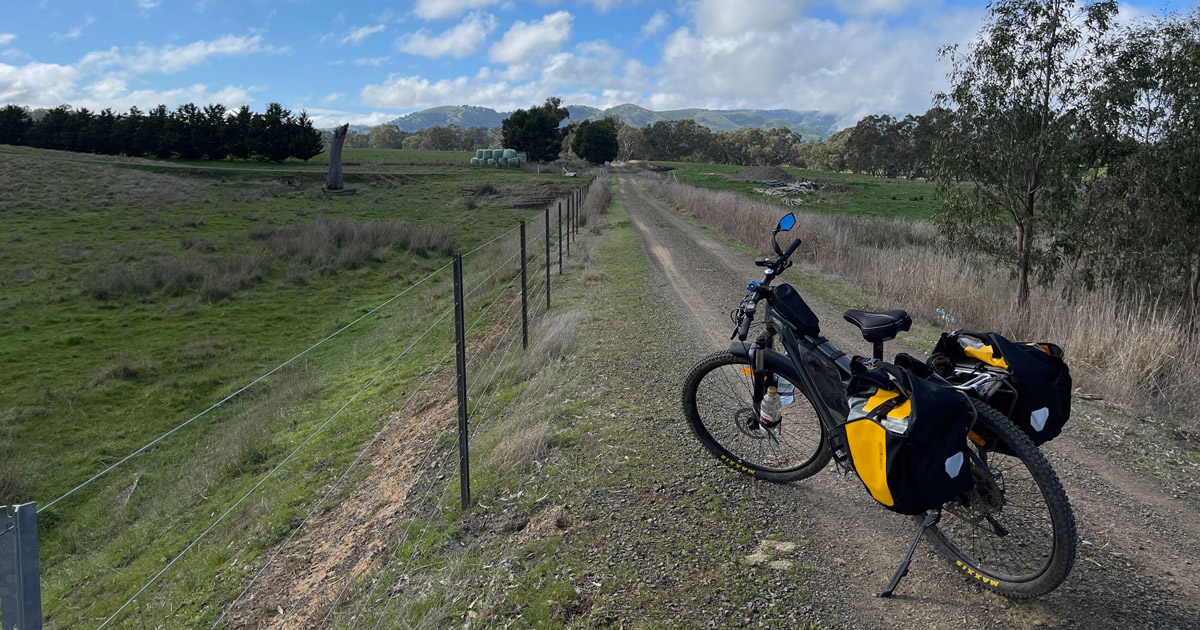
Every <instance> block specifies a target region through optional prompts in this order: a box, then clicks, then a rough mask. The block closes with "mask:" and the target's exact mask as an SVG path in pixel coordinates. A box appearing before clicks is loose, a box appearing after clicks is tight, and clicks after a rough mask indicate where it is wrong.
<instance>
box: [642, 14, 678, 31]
mask: <svg viewBox="0 0 1200 630" xmlns="http://www.w3.org/2000/svg"><path fill="white" fill-rule="evenodd" d="M670 19H671V18H670V16H668V15H667V12H666V11H663V10H661V9H660V10H658V11H655V12H654V15H651V16H650V19H649V20H646V23H645V24H643V25H642V35H645V36H647V37H649V36H650V35H653V34H655V33H657V32H659V31H661V30H663V29H664V28H666V27H667V22H669V21H670Z"/></svg>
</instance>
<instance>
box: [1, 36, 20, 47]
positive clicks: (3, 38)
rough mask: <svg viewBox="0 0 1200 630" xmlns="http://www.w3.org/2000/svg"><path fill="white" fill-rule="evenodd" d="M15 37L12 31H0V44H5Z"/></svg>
mask: <svg viewBox="0 0 1200 630" xmlns="http://www.w3.org/2000/svg"><path fill="white" fill-rule="evenodd" d="M16 38H17V36H16V35H13V34H12V33H0V46H7V45H9V44H11V43H12V41H13V40H14V39H16Z"/></svg>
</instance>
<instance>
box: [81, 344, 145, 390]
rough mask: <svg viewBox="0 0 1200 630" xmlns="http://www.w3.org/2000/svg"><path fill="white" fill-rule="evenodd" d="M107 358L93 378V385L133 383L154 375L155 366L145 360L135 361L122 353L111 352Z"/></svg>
mask: <svg viewBox="0 0 1200 630" xmlns="http://www.w3.org/2000/svg"><path fill="white" fill-rule="evenodd" d="M105 358H106V359H107V360H108V362H107V363H105V364H104V365H102V366H100V369H99V370H97V371H96V375H95V376H93V377H92V385H94V386H96V387H103V386H105V385H107V384H109V383H115V382H122V381H132V380H136V379H138V378H140V377H142V376H146V375H147V374H152V373H153V372H154V370H155V367H154V365H152V364H151V363H150V362H149V361H146V360H144V359H139V360H135V359H133V358H131V357H130V356H129V355H127V354H124V353H121V352H110V353H108V354H107V355H106V356H105Z"/></svg>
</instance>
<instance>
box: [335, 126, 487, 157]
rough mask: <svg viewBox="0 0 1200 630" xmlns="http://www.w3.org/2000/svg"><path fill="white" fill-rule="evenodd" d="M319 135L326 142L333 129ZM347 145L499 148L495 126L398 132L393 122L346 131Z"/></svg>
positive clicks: (353, 147) (466, 149) (414, 148)
mask: <svg viewBox="0 0 1200 630" xmlns="http://www.w3.org/2000/svg"><path fill="white" fill-rule="evenodd" d="M321 137H322V139H323V140H324V142H325V144H326V145H328V144H329V142H330V141H331V140H332V138H333V132H331V131H323V132H321ZM344 146H346V147H347V148H351V149H409V150H424V151H474V150H475V149H499V148H501V147H500V128H499V127H492V128H488V127H482V126H478V125H477V126H474V127H467V128H465V129H464V128H463V127H459V126H458V125H445V126H442V125H438V126H434V127H429V128H428V129H422V130H421V131H418V132H415V133H413V132H408V131H401V130H400V127H397V126H396V125H395V124H393V123H384V124H382V125H376V126H374V127H371V128H370V129H369V130H368V131H367V132H366V133H362V132H360V131H350V132H348V133H347V134H346V143H345V145H344Z"/></svg>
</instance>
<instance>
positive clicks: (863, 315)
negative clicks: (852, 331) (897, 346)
mask: <svg viewBox="0 0 1200 630" xmlns="http://www.w3.org/2000/svg"><path fill="white" fill-rule="evenodd" d="M842 317H845V318H846V321H848V322H850V323H851V324H854V325H855V326H858V327H859V329H861V330H862V336H863V339H866V340H867V341H870V342H872V343H876V342H883V341H891V340H893V339H895V338H896V334H897V333H899V332H901V331H905V330H908V329H909V328H911V327H912V318H911V317H909V316H908V313H907V312H905V311H902V310H900V309H894V310H890V311H883V312H874V311H857V310H853V309H851V310H849V311H846V312H845V313H842Z"/></svg>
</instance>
